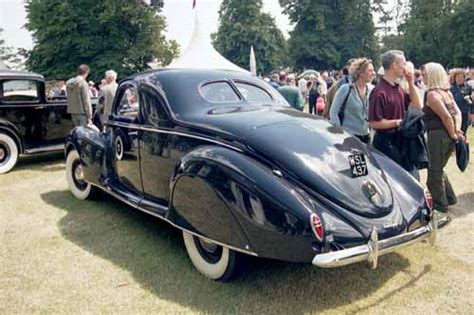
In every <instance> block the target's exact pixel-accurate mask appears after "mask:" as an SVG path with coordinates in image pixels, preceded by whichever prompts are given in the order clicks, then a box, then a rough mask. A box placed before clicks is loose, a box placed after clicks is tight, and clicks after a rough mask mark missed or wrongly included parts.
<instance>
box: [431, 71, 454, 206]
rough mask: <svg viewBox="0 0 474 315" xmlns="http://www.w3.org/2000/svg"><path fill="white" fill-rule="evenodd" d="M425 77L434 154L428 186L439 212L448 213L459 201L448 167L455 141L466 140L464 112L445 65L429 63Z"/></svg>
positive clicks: (432, 152) (432, 155) (432, 153)
mask: <svg viewBox="0 0 474 315" xmlns="http://www.w3.org/2000/svg"><path fill="white" fill-rule="evenodd" d="M422 76H423V81H424V83H425V85H426V88H427V92H426V96H425V106H424V107H423V112H424V113H425V116H424V118H423V120H424V122H425V128H426V130H427V133H428V151H429V155H430V166H429V168H428V179H427V182H426V185H427V186H428V189H429V190H430V192H431V195H432V196H433V202H434V208H435V210H438V211H440V212H447V210H448V206H450V205H454V204H456V202H457V198H456V195H455V193H454V190H453V188H452V186H451V183H450V182H449V180H448V177H447V175H446V174H445V173H444V167H445V166H446V163H448V160H449V157H450V156H451V154H452V153H453V151H454V142H455V141H456V140H457V139H458V138H459V137H463V133H462V131H461V129H460V127H461V112H460V111H459V108H458V106H457V105H456V102H455V101H454V98H453V95H452V94H451V92H450V90H449V89H450V85H449V80H448V75H447V74H446V71H445V70H444V68H443V66H442V65H440V64H438V63H433V62H430V63H428V64H426V65H425V67H424V69H423V70H422Z"/></svg>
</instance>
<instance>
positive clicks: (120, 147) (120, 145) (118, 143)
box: [114, 132, 125, 161]
mask: <svg viewBox="0 0 474 315" xmlns="http://www.w3.org/2000/svg"><path fill="white" fill-rule="evenodd" d="M114 149H115V157H116V158H117V161H121V160H122V159H123V153H124V150H125V143H124V141H123V137H122V135H121V132H117V133H116V134H115V139H114Z"/></svg>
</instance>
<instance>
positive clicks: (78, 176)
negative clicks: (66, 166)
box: [74, 165, 84, 181]
mask: <svg viewBox="0 0 474 315" xmlns="http://www.w3.org/2000/svg"><path fill="white" fill-rule="evenodd" d="M74 177H75V178H76V179H77V180H80V181H82V180H84V173H83V172H82V166H81V165H78V166H77V167H76V169H75V170H74Z"/></svg>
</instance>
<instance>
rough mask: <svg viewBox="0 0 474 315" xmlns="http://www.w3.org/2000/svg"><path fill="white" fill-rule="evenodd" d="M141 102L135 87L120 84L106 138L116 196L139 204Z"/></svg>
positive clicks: (131, 84)
mask: <svg viewBox="0 0 474 315" xmlns="http://www.w3.org/2000/svg"><path fill="white" fill-rule="evenodd" d="M139 113H140V99H139V95H138V91H137V87H136V85H135V84H134V83H133V82H132V81H130V82H125V83H123V84H122V85H121V86H120V88H119V90H118V91H117V97H116V98H115V104H114V107H113V110H112V119H111V120H109V125H108V127H107V128H108V134H109V135H110V140H109V141H111V145H110V147H111V154H112V165H113V171H114V172H115V176H114V178H115V181H114V182H113V183H111V186H112V188H115V189H116V190H117V191H116V192H117V193H120V194H122V195H126V196H125V197H126V198H128V199H131V201H133V202H136V203H138V202H139V200H140V199H141V196H142V184H141V175H140V152H139V142H138V131H139V129H140V123H141V122H140V114H139Z"/></svg>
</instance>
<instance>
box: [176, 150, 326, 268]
mask: <svg viewBox="0 0 474 315" xmlns="http://www.w3.org/2000/svg"><path fill="white" fill-rule="evenodd" d="M170 188H171V189H170V191H171V196H170V200H171V208H170V211H169V213H168V216H169V217H168V219H169V220H170V221H172V222H174V223H175V224H176V225H178V226H180V227H182V228H184V229H187V230H190V231H192V232H194V233H196V234H199V235H203V236H205V237H207V238H209V239H212V240H215V241H218V242H221V243H224V244H226V245H231V246H233V247H235V248H238V249H242V250H244V251H249V252H252V253H256V254H257V255H259V256H261V257H267V258H275V259H282V260H288V261H299V262H308V261H311V259H312V257H313V256H314V254H315V250H314V249H313V242H316V238H315V237H314V235H313V233H312V230H311V227H310V224H309V222H310V220H309V218H310V215H311V213H313V210H312V209H311V207H310V206H309V205H308V204H306V203H305V201H304V200H303V199H302V198H301V196H300V195H299V194H298V193H296V191H295V190H294V189H292V187H291V186H289V185H288V184H287V183H286V182H285V181H284V180H282V179H281V178H279V177H278V176H276V175H275V174H274V173H273V172H272V170H271V169H269V168H268V167H265V166H264V165H262V164H260V163H258V162H256V161H255V160H253V159H251V158H250V157H248V156H245V155H244V154H242V153H239V152H236V151H234V150H231V149H227V148H222V147H211V146H206V147H199V148H197V149H196V150H194V151H192V152H190V153H188V154H187V155H185V156H184V157H182V159H181V160H180V161H179V163H178V165H177V167H176V170H175V174H174V176H173V178H172V181H171V187H170ZM320 245H322V244H320Z"/></svg>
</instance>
